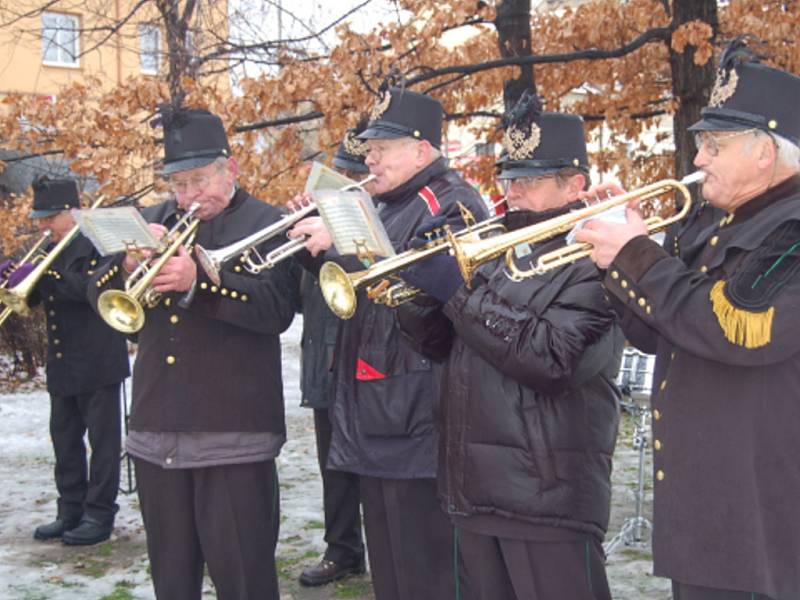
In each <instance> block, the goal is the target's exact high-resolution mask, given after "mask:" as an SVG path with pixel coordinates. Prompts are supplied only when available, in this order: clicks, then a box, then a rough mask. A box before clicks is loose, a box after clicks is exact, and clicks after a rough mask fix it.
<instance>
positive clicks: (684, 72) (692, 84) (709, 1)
mask: <svg viewBox="0 0 800 600" xmlns="http://www.w3.org/2000/svg"><path fill="white" fill-rule="evenodd" d="M695 19H700V20H702V21H705V22H706V23H708V24H709V25H711V28H712V29H713V31H714V38H715V39H716V36H717V33H718V31H719V20H718V18H717V1H716V0H674V1H673V2H672V24H671V29H672V30H673V31H674V30H675V29H677V28H678V27H680V26H681V25H683V24H684V23H688V22H689V21H693V20H695ZM694 53H695V48H694V46H687V47H686V49H685V51H684V52H683V54H678V53H677V52H675V51H674V50H673V49H672V48H670V51H669V62H670V68H671V69H672V94H673V96H674V97H675V98H676V99H677V100H678V101H679V102H680V104H679V105H678V110H677V112H676V113H675V116H674V118H673V122H672V131H673V137H674V139H675V174H676V176H677V177H678V178H680V177H683V176H684V175H686V174H687V173H691V172H692V171H694V170H695V169H694V166H693V165H692V161H693V160H694V156H695V154H696V153H697V148H696V147H695V145H694V137H693V136H692V135H691V133H689V131H687V129H688V127H690V126H691V125H692V124H693V123H695V122H697V121H698V120H699V119H700V109H701V108H703V107H704V106H706V105H707V104H708V99H709V96H710V94H711V87H712V85H713V83H714V73H715V70H716V69H715V67H716V64H715V61H714V60H709V61H708V62H707V63H706V64H705V65H703V66H698V65H696V64H694Z"/></svg>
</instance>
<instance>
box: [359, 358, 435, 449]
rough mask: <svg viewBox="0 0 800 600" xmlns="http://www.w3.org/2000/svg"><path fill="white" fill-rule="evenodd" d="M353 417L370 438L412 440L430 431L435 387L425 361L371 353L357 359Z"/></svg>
mask: <svg viewBox="0 0 800 600" xmlns="http://www.w3.org/2000/svg"><path fill="white" fill-rule="evenodd" d="M354 385H355V386H356V415H357V419H358V425H359V428H360V429H361V432H362V433H363V434H364V435H367V436H373V437H413V436H419V435H425V434H428V433H430V432H431V431H433V402H434V395H435V394H436V390H437V388H436V386H435V382H434V377H433V371H432V370H431V363H430V361H429V360H428V359H427V358H424V357H421V356H418V355H416V354H413V355H411V354H409V353H407V352H405V353H404V352H401V353H397V352H392V353H387V352H386V351H384V350H373V351H370V352H368V353H367V355H365V356H362V357H360V358H359V360H358V364H357V370H356V379H355V383H354Z"/></svg>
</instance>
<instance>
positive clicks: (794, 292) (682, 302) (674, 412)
mask: <svg viewBox="0 0 800 600" xmlns="http://www.w3.org/2000/svg"><path fill="white" fill-rule="evenodd" d="M799 269H800V177H794V178H791V179H789V180H787V181H785V182H783V183H781V184H779V185H777V186H775V187H773V188H771V189H770V190H768V191H767V192H765V193H764V194H762V195H761V196H759V197H756V198H754V199H752V200H750V201H749V202H748V203H747V204H745V205H744V206H742V207H741V208H740V209H739V210H738V211H737V212H736V213H735V215H734V216H732V217H730V216H728V217H725V218H723V219H722V220H721V221H718V222H717V223H715V224H712V225H711V226H710V227H707V228H705V229H703V230H702V231H700V232H699V233H698V235H697V239H696V241H695V243H694V244H691V245H690V244H685V245H684V244H681V256H680V257H670V256H669V255H668V254H667V253H666V252H665V251H664V250H662V249H661V248H660V247H659V246H657V245H656V244H655V243H654V242H651V241H649V240H648V239H647V238H645V237H639V238H635V239H633V240H631V242H629V243H628V244H627V245H626V246H625V247H624V248H623V249H622V251H621V252H620V253H619V255H618V256H617V258H616V260H615V261H614V263H613V264H612V265H611V266H610V268H609V269H608V270H607V273H606V277H605V282H604V283H605V285H606V288H607V289H608V291H609V292H610V293H611V294H612V295H613V299H614V301H615V303H616V306H617V308H618V310H619V311H620V314H621V316H622V326H623V330H624V331H625V333H626V335H627V336H628V339H629V340H631V341H632V342H633V343H634V344H635V345H637V346H639V347H641V348H643V349H645V350H648V351H655V352H656V353H657V359H656V368H655V374H654V379H653V382H654V387H653V394H652V409H653V447H654V470H655V482H654V486H655V505H654V520H655V531H654V534H653V554H654V563H655V566H654V571H655V573H656V574H657V575H662V576H666V577H670V578H672V579H674V580H677V581H680V582H683V583H688V584H693V585H700V586H706V587H714V588H724V589H731V590H740V591H745V592H755V593H758V594H766V595H768V596H770V597H772V598H777V599H789V598H798V597H800V519H798V518H797V517H798V509H797V506H798V500H797V499H798V498H800V459H798V451H797V447H796V446H797V445H796V440H797V436H798V432H800V318H798V316H799V315H800V273H798V270H799Z"/></svg>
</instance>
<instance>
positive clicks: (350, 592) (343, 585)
mask: <svg viewBox="0 0 800 600" xmlns="http://www.w3.org/2000/svg"><path fill="white" fill-rule="evenodd" d="M335 585H336V589H335V591H334V592H333V597H334V598H363V597H365V596H368V595H369V594H371V593H372V580H370V579H369V578H366V577H348V578H347V579H345V580H344V581H337V582H336V584H335Z"/></svg>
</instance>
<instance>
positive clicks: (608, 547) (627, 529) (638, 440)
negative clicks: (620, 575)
mask: <svg viewBox="0 0 800 600" xmlns="http://www.w3.org/2000/svg"><path fill="white" fill-rule="evenodd" d="M624 406H625V408H626V409H627V410H628V412H630V413H631V415H633V417H634V419H635V420H636V421H635V423H636V424H635V428H634V430H633V448H634V450H638V451H639V479H638V485H637V487H636V491H635V492H634V497H635V498H636V514H635V515H634V516H633V517H631V518H629V519H626V521H625V522H624V523H623V524H622V528H621V529H620V531H619V533H618V534H617V535H615V536H614V537H613V538H612V539H611V540H610V541H609V542H606V543H605V544H603V549H604V550H605V553H606V556H609V555H610V554H611V553H612V552H614V551H615V550H616V549H617V548H618V547H619V546H620V545H625V546H630V545H631V544H633V543H635V542H642V541H643V537H642V530H643V529H649V530H650V531H652V530H653V524H652V523H651V522H650V521H648V520H647V519H645V518H644V517H643V516H642V505H643V504H644V451H645V448H647V445H648V437H647V436H648V430H649V422H648V421H649V419H650V407H649V406H643V405H641V404H637V403H636V402H631V403H630V404H627V403H626V404H624Z"/></svg>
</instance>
